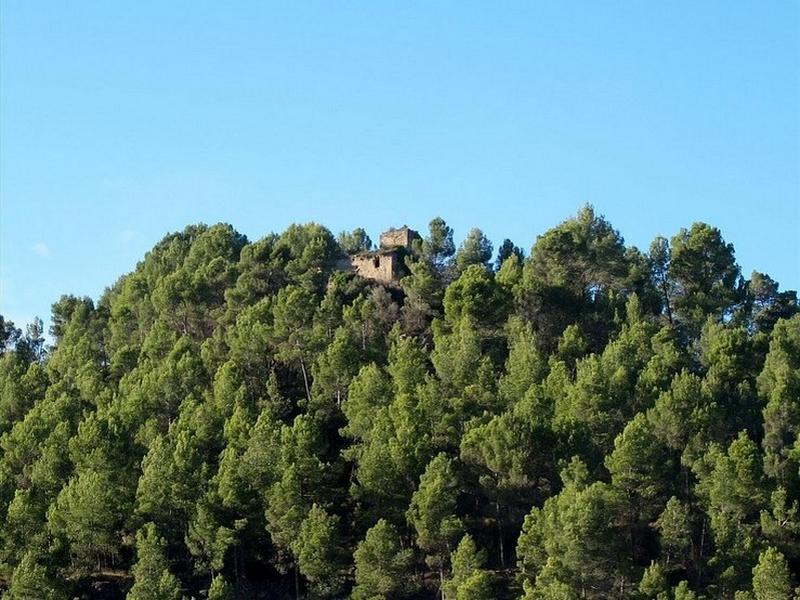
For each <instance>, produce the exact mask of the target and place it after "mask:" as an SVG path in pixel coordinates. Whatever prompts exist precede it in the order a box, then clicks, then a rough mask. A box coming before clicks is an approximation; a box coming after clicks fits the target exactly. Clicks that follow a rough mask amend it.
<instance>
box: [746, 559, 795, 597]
mask: <svg viewBox="0 0 800 600" xmlns="http://www.w3.org/2000/svg"><path fill="white" fill-rule="evenodd" d="M753 591H754V592H755V594H756V600H789V598H791V597H792V580H791V574H790V572H789V566H788V565H787V564H786V559H785V558H784V557H783V554H781V553H780V552H778V551H777V550H776V549H775V548H767V549H766V550H765V551H764V552H762V553H761V555H760V556H759V557H758V564H757V565H756V566H755V567H753Z"/></svg>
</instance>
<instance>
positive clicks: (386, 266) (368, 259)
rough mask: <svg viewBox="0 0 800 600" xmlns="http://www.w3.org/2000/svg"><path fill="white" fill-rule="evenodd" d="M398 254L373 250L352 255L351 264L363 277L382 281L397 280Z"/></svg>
mask: <svg viewBox="0 0 800 600" xmlns="http://www.w3.org/2000/svg"><path fill="white" fill-rule="evenodd" d="M396 263H397V256H396V255H395V254H393V253H389V252H387V253H379V252H371V253H369V254H357V255H356V256H351V257H350V264H351V265H352V266H353V269H354V270H355V272H356V273H358V274H359V275H360V276H361V277H364V278H366V279H373V280H375V281H380V282H381V283H392V282H393V281H394V280H395V275H396V273H395V268H396Z"/></svg>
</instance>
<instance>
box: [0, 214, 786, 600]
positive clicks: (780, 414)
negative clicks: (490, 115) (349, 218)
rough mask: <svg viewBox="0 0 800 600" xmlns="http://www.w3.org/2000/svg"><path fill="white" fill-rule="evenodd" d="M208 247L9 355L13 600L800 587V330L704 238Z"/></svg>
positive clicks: (0, 549)
mask: <svg viewBox="0 0 800 600" xmlns="http://www.w3.org/2000/svg"><path fill="white" fill-rule="evenodd" d="M423 237H424V239H423V240H421V241H420V240H418V241H417V243H415V245H414V247H413V248H411V249H409V250H406V251H405V252H404V254H405V256H404V260H405V264H406V274H405V276H404V277H403V278H402V279H401V280H400V281H399V283H398V284H397V285H390V286H384V285H381V284H378V283H376V282H373V281H369V280H366V279H363V278H360V277H358V276H357V275H354V274H352V273H348V272H344V271H341V270H339V269H337V264H339V265H341V259H342V257H343V256H344V255H345V254H347V253H355V252H359V251H364V250H368V249H370V248H371V242H370V240H369V238H368V237H367V236H366V234H365V233H364V231H363V230H356V231H354V232H352V233H343V234H340V235H339V236H338V238H337V237H335V236H333V235H332V234H331V233H330V232H329V231H328V230H327V229H325V228H324V227H322V226H320V225H317V224H308V225H295V226H292V227H290V228H289V229H287V230H286V231H285V232H284V233H282V234H280V235H277V234H272V235H268V236H266V237H264V238H263V239H261V240H258V241H255V242H250V241H248V240H247V239H246V238H245V237H244V236H243V235H241V234H239V233H237V232H236V231H235V230H234V229H233V228H232V227H230V226H229V225H222V224H220V225H215V226H212V227H207V226H204V225H197V226H190V227H187V228H186V229H185V230H184V231H183V232H181V233H175V234H171V235H168V236H167V237H165V238H164V239H163V240H162V241H161V242H159V243H158V244H157V245H156V246H155V247H154V248H153V249H152V250H151V251H150V252H148V253H147V255H146V256H145V257H144V259H143V260H142V261H141V262H140V263H139V264H138V266H137V267H136V270H135V271H134V272H132V273H130V274H128V275H125V276H123V277H122V278H120V279H119V280H118V281H117V282H116V283H115V284H114V285H113V286H112V287H110V288H109V289H108V290H107V291H106V292H105V293H104V294H103V296H102V297H101V298H100V299H99V300H98V301H97V302H94V301H92V300H91V299H89V298H78V297H73V296H64V297H62V298H61V299H60V300H59V301H58V302H57V303H56V304H55V305H54V306H53V314H52V323H53V325H52V329H51V337H52V345H49V346H48V345H46V343H45V339H44V337H43V331H42V325H41V321H37V322H34V323H33V324H31V325H29V326H28V328H27V331H25V332H22V331H20V330H19V329H17V328H16V327H15V326H14V325H13V324H12V323H8V322H2V323H0V325H2V327H1V328H0V330H1V331H2V336H0V352H2V357H1V358H0V581H1V582H2V583H1V584H0V586H2V587H5V588H6V594H7V597H8V598H12V599H21V598H26V599H29V598H36V599H41V600H46V599H51V598H52V599H57V598H74V597H79V598H125V597H127V598H129V599H132V600H145V599H154V600H156V599H157V600H161V599H164V600H171V599H176V600H177V599H180V598H183V597H185V598H190V597H194V598H206V597H208V598H213V599H215V600H220V599H223V598H227V599H232V598H237V599H244V598H294V597H306V598H344V597H350V598H354V599H356V600H367V599H370V600H377V599H381V598H383V599H402V598H436V597H443V598H445V599H446V600H480V599H490V598H524V599H525V600H546V599H552V600H556V599H559V600H568V599H573V598H575V599H576V598H597V599H599V598H642V599H649V598H652V599H659V600H670V599H674V600H690V599H693V598H703V597H705V598H729V599H734V598H735V599H736V600H746V599H757V600H767V599H770V600H777V599H783V598H786V599H790V598H792V597H794V594H795V591H794V588H795V586H797V585H798V584H800V580H798V570H799V569H800V511H799V510H798V503H799V502H800V437H799V436H800V315H798V314H797V313H798V306H797V297H796V293H795V292H782V291H780V290H779V287H778V284H777V283H776V282H775V281H773V280H772V279H771V278H770V277H769V276H767V275H765V274H762V273H757V272H754V273H752V274H751V275H750V277H749V279H746V278H745V277H743V275H742V273H740V269H739V267H738V266H737V264H736V261H735V257H734V250H733V246H732V245H731V244H729V243H727V242H726V241H725V240H724V239H723V238H722V235H721V233H720V232H719V231H718V230H717V229H715V228H713V227H711V226H709V225H706V224H702V223H695V224H694V225H692V226H691V227H689V228H688V229H682V230H681V231H679V232H678V233H677V234H676V235H675V236H674V237H672V238H671V239H669V240H667V239H664V238H658V239H656V240H655V241H654V242H653V243H652V245H651V246H650V248H649V249H647V251H646V252H645V251H641V250H639V249H637V248H634V247H629V246H626V245H625V244H624V241H623V239H622V237H621V236H620V234H619V233H618V232H617V231H616V230H614V229H613V227H612V226H611V224H609V223H608V222H607V221H606V220H605V219H604V218H603V217H602V216H599V215H598V214H596V213H595V212H594V210H593V209H592V208H591V207H588V206H587V207H584V208H583V209H582V210H580V211H579V213H578V214H577V215H576V216H575V217H574V218H571V219H569V220H567V221H565V222H563V223H561V224H560V225H558V226H556V227H554V228H553V229H551V230H549V231H547V232H546V233H545V234H544V235H542V236H540V237H539V238H538V239H537V240H536V242H535V244H534V246H533V248H532V249H531V250H530V251H529V252H524V251H523V250H521V249H520V248H518V247H517V246H515V245H514V243H512V242H510V241H508V240H506V241H505V242H504V243H503V244H502V245H501V247H500V248H499V250H498V252H497V255H498V256H497V258H496V260H495V261H492V258H493V256H494V253H493V248H492V244H491V243H490V242H489V240H487V239H486V238H485V236H484V235H483V234H482V233H481V232H480V230H477V229H475V230H472V231H471V232H470V233H469V234H468V236H467V237H466V239H465V240H464V242H463V243H462V244H461V245H460V246H459V247H458V248H456V247H455V244H454V242H453V232H452V230H451V229H450V228H449V227H448V226H447V225H446V223H445V222H444V221H443V220H442V219H434V220H433V221H432V222H431V224H430V230H429V232H427V233H426V234H425V236H423Z"/></svg>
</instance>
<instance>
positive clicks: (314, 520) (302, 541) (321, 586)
mask: <svg viewBox="0 0 800 600" xmlns="http://www.w3.org/2000/svg"><path fill="white" fill-rule="evenodd" d="M292 552H293V553H294V555H295V557H296V559H297V565H298V568H299V570H300V572H301V573H302V574H303V576H304V577H305V578H306V581H308V585H309V588H310V589H311V591H312V592H313V593H314V595H316V596H320V597H329V596H334V595H336V594H337V593H338V592H339V591H340V590H341V589H342V586H343V585H344V581H345V574H344V567H343V565H342V556H341V555H342V539H341V534H340V533H339V517H337V516H336V515H329V514H328V513H327V512H326V511H325V509H324V508H322V507H321V506H319V505H317V504H314V505H312V506H311V509H310V510H309V511H308V516H307V517H306V518H305V519H304V520H303V523H302V525H300V531H299V532H298V535H297V537H296V538H295V540H294V541H293V542H292Z"/></svg>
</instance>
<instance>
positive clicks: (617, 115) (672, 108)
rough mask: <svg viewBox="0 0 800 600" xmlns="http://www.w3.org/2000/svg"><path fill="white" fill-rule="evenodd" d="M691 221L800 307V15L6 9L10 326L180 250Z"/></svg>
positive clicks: (719, 9) (339, 7) (540, 8)
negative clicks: (215, 226) (301, 239)
mask: <svg viewBox="0 0 800 600" xmlns="http://www.w3.org/2000/svg"><path fill="white" fill-rule="evenodd" d="M586 202H591V203H593V204H594V205H595V207H596V209H597V210H598V211H599V212H601V213H603V214H604V215H605V216H606V217H607V218H608V219H609V220H610V221H611V222H612V223H613V224H614V226H615V227H617V228H618V229H619V230H620V231H621V233H622V234H623V236H624V237H625V239H626V241H627V242H628V243H630V244H635V245H637V246H639V247H642V248H646V247H647V245H648V244H649V242H650V240H651V239H652V238H653V237H654V236H656V235H658V234H663V235H668V236H671V235H672V234H674V233H676V232H677V231H678V229H679V228H680V227H684V226H689V225H691V223H692V222H694V221H700V220H702V221H707V222H709V223H712V224H713V225H715V226H717V227H719V228H720V229H721V230H722V232H723V235H724V236H725V238H726V240H727V241H730V242H733V244H734V245H735V247H736V252H737V258H738V260H739V262H740V264H741V265H742V268H743V271H744V272H745V273H746V274H749V273H750V271H751V270H753V269H758V270H761V271H765V272H767V273H770V274H771V275H772V276H773V277H774V278H776V279H777V280H778V281H779V282H780V283H781V284H782V287H783V288H794V289H797V288H798V287H800V250H798V237H800V236H799V235H798V234H800V4H798V3H796V2H791V1H785V2H783V1H776V2H763V3H755V2H746V3H745V2H670V3H655V2H632V1H631V2H602V3H597V2H570V3H565V2H503V3H494V2H492V3H490V2H444V1H439V2H425V3H423V2H361V3H356V2H350V1H342V2H302V3H301V2H286V3H281V4H277V3H267V2H231V3H223V2H202V1H195V2H177V1H176V2H160V1H159V2H148V1H140V2H127V3H122V2H103V3H101V2H69V3H67V2H35V1H30V0H25V1H23V0H1V1H0V288H1V290H0V312H2V313H3V314H4V315H6V316H7V317H10V318H11V319H13V320H15V321H17V322H18V323H21V322H25V321H27V320H29V319H30V318H31V317H32V316H34V315H40V316H42V317H45V318H46V317H47V316H48V315H49V307H50V305H51V304H52V303H53V302H54V301H55V300H56V299H57V298H58V297H59V296H60V295H61V294H62V293H73V294H79V295H90V296H92V297H94V298H97V297H98V296H99V295H100V294H101V293H102V291H103V289H104V288H105V287H106V286H108V285H110V284H112V283H113V282H114V281H115V280H116V278H117V277H119V276H120V275H122V274H123V273H125V272H128V271H130V270H131V269H133V268H134V266H135V264H136V262H137V261H138V260H139V259H140V258H141V257H142V256H143V255H144V253H145V252H146V251H147V250H148V249H149V248H150V247H151V246H152V245H153V244H154V243H155V242H157V241H158V240H159V239H161V237H163V235H164V234H165V233H167V232H169V231H174V230H178V229H182V228H183V227H184V226H185V225H187V224H189V223H196V222H206V223H214V222H218V221H226V222H230V223H232V224H233V225H234V226H235V227H236V228H237V229H238V230H239V231H241V232H243V233H245V234H247V235H248V237H250V238H251V239H257V238H259V237H261V236H262V235H264V234H265V233H267V232H270V231H281V230H283V229H284V228H285V227H286V226H287V225H288V224H290V223H292V222H306V221H312V220H314V221H318V222H321V223H323V224H325V225H326V226H328V227H329V228H330V229H331V230H333V231H334V232H338V231H339V230H342V229H352V228H354V227H358V226H363V227H365V228H366V229H367V230H368V232H369V233H370V234H372V236H373V239H377V235H378V233H379V232H380V230H382V229H383V228H385V227H388V226H391V225H400V224H403V223H407V224H409V225H411V226H413V227H417V228H420V229H422V228H424V227H425V224H426V223H427V222H428V221H429V220H430V218H431V217H433V216H436V215H441V216H442V217H444V218H445V219H446V220H447V221H448V222H449V223H450V224H451V225H452V226H453V227H454V228H455V230H456V237H457V238H460V237H462V236H463V235H464V234H466V232H467V230H468V229H469V228H470V227H473V226H479V227H481V228H482V229H483V230H484V231H485V232H486V233H487V234H488V235H489V236H490V238H491V239H492V240H493V241H494V242H495V246H497V245H498V244H499V242H500V241H502V239H503V238H504V237H510V238H511V239H513V240H514V241H515V242H516V243H517V244H518V245H521V246H523V247H525V248H526V249H529V248H530V246H531V245H532V243H533V241H534V240H535V238H536V235H538V234H540V233H542V232H543V231H545V230H546V229H547V228H549V227H551V226H553V225H555V224H557V223H558V222H559V221H561V220H563V219H564V218H566V217H568V216H569V215H571V214H574V213H575V211H576V210H577V209H578V208H579V207H580V206H581V205H582V204H584V203H586Z"/></svg>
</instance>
